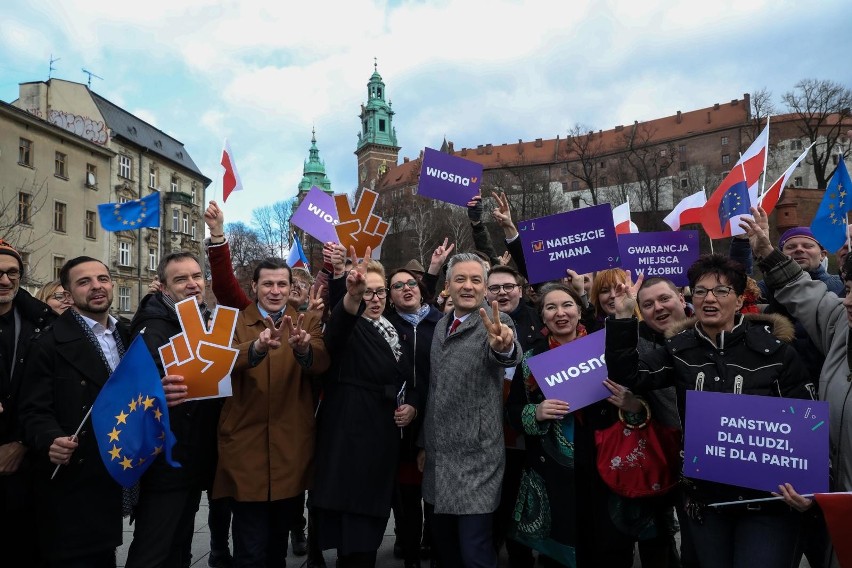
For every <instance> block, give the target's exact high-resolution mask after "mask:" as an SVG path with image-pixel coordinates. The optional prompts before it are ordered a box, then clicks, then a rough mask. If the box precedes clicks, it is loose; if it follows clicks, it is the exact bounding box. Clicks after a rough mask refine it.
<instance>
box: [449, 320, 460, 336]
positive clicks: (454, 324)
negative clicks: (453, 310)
mask: <svg viewBox="0 0 852 568" xmlns="http://www.w3.org/2000/svg"><path fill="white" fill-rule="evenodd" d="M461 322H462V320H460V319H458V318H456V319H454V320H453V325H451V326H450V331H449V332H447V335H452V334H453V332H454V331H455V330H456V329H458V327H459V326H460V325H461Z"/></svg>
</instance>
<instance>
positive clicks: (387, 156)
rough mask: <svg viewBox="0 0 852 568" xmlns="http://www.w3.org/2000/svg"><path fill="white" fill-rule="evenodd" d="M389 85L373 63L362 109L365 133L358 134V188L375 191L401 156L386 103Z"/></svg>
mask: <svg viewBox="0 0 852 568" xmlns="http://www.w3.org/2000/svg"><path fill="white" fill-rule="evenodd" d="M386 94H387V93H386V91H385V83H384V81H382V76H381V75H379V71H378V64H377V63H375V62H374V63H373V75H372V76H371V77H370V80H369V82H368V83H367V104H366V105H364V104H362V105H361V114H360V115H359V117H360V118H361V131H360V132H359V133H358V146H357V147H356V148H355V155H356V156H357V157H358V188H357V190H356V195H358V194H360V191H361V188H362V187H367V188H370V189H373V188H374V187H375V184H376V181H377V180H378V179H379V178H380V177H382V176H383V175H384V173H385V172H386V171H387V170H388V169H389V168H391V167H392V166H395V165H396V163H397V159H398V156H399V149H400V148H399V146H398V145H397V142H396V129H395V128H394V126H393V115H394V112H393V109H392V108H391V102H390V101H387V102H386V101H385V95H386Z"/></svg>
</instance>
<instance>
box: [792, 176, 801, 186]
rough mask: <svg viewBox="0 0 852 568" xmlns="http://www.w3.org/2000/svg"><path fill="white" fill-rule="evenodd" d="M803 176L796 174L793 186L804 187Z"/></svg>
mask: <svg viewBox="0 0 852 568" xmlns="http://www.w3.org/2000/svg"><path fill="white" fill-rule="evenodd" d="M802 185H803V182H802V176H796V177H794V178H793V187H802Z"/></svg>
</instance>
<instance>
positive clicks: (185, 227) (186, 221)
mask: <svg viewBox="0 0 852 568" xmlns="http://www.w3.org/2000/svg"><path fill="white" fill-rule="evenodd" d="M181 232H182V233H183V234H188V233H189V213H184V214H183V231H181Z"/></svg>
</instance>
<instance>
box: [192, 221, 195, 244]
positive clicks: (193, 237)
mask: <svg viewBox="0 0 852 568" xmlns="http://www.w3.org/2000/svg"><path fill="white" fill-rule="evenodd" d="M192 240H193V241H194V240H195V223H193V224H192Z"/></svg>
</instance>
